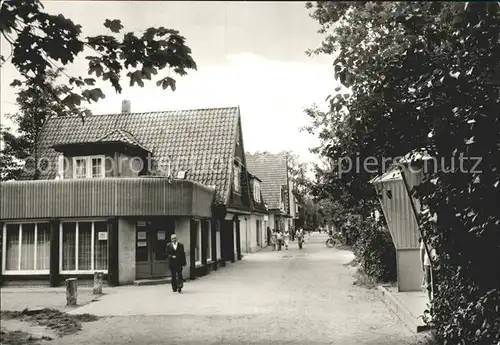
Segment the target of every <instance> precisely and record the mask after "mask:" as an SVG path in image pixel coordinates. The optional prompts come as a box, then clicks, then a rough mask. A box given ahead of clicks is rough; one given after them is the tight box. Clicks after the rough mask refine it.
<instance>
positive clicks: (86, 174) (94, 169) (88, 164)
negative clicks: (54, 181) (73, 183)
mask: <svg viewBox="0 0 500 345" xmlns="http://www.w3.org/2000/svg"><path fill="white" fill-rule="evenodd" d="M73 176H74V178H103V177H104V156H100V155H99V156H81V157H73Z"/></svg>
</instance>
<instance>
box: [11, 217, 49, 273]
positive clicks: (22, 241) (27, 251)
mask: <svg viewBox="0 0 500 345" xmlns="http://www.w3.org/2000/svg"><path fill="white" fill-rule="evenodd" d="M3 237H4V238H5V244H4V246H5V247H4V251H3V252H4V253H5V254H4V257H3V262H4V267H3V272H8V273H10V274H24V273H28V274H33V273H41V274H48V273H49V265H50V227H49V224H48V223H19V224H5V226H4V228H3Z"/></svg>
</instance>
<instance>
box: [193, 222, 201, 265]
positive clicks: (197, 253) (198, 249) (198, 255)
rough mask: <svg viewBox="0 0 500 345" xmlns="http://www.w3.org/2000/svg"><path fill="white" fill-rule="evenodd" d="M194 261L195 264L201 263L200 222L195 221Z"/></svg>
mask: <svg viewBox="0 0 500 345" xmlns="http://www.w3.org/2000/svg"><path fill="white" fill-rule="evenodd" d="M194 261H195V262H196V264H197V265H198V264H201V222H200V221H199V220H197V221H196V248H195V253H194Z"/></svg>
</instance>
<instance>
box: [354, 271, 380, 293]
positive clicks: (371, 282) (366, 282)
mask: <svg viewBox="0 0 500 345" xmlns="http://www.w3.org/2000/svg"><path fill="white" fill-rule="evenodd" d="M354 279H355V280H354V282H353V283H352V285H356V286H362V287H366V288H368V289H373V288H375V287H377V285H380V283H381V282H380V281H378V280H377V279H375V278H373V277H370V276H368V275H367V274H365V273H364V272H363V270H362V269H360V268H358V270H357V271H356V273H355V275H354Z"/></svg>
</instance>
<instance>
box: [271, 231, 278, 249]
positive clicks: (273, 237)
mask: <svg viewBox="0 0 500 345" xmlns="http://www.w3.org/2000/svg"><path fill="white" fill-rule="evenodd" d="M277 241H278V235H277V233H276V230H274V229H273V232H272V234H271V244H272V245H273V251H274V250H276V245H277Z"/></svg>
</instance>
